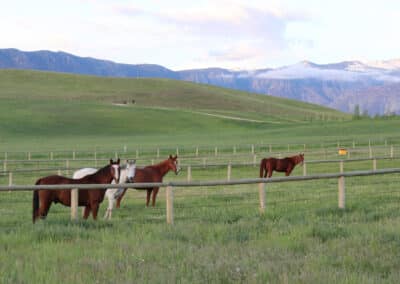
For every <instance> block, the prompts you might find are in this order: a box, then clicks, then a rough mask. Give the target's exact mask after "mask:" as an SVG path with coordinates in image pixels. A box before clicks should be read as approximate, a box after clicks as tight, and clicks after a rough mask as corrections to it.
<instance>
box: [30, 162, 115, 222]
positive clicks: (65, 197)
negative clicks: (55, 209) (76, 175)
mask: <svg viewBox="0 0 400 284" xmlns="http://www.w3.org/2000/svg"><path fill="white" fill-rule="evenodd" d="M119 162H120V160H119V159H118V160H117V161H116V162H114V161H113V160H110V163H109V164H108V165H106V166H105V167H103V168H101V169H99V170H98V171H96V172H95V173H93V174H91V175H87V176H85V177H83V178H80V179H72V178H68V177H63V176H58V175H52V176H47V177H43V178H40V179H38V180H37V181H36V183H35V184H36V185H57V184H98V183H104V184H107V183H111V181H113V180H115V181H116V182H119V177H120V164H119ZM105 191H106V190H105V189H91V190H88V189H81V190H79V191H78V192H79V194H78V205H79V206H85V210H84V214H83V218H84V219H87V218H88V217H89V214H90V212H92V215H93V219H94V220H96V219H97V212H98V210H99V204H100V203H101V202H102V201H103V199H104V194H105ZM52 202H54V203H58V202H59V203H61V204H63V205H65V206H71V189H63V190H51V189H38V190H35V191H34V192H33V198H32V207H33V212H32V221H33V223H35V221H36V219H37V218H41V219H45V218H46V216H47V213H48V212H49V209H50V206H51V203H52ZM39 205H40V207H39Z"/></svg>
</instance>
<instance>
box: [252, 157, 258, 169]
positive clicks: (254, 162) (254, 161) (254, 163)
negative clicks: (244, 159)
mask: <svg viewBox="0 0 400 284" xmlns="http://www.w3.org/2000/svg"><path fill="white" fill-rule="evenodd" d="M256 163H257V155H254V156H253V166H254V167H255V166H256Z"/></svg>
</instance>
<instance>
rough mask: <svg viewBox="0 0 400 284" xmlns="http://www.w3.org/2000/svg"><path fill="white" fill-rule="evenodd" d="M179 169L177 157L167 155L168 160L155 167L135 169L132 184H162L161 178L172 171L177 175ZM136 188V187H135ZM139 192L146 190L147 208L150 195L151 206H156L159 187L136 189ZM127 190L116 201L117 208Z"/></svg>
mask: <svg viewBox="0 0 400 284" xmlns="http://www.w3.org/2000/svg"><path fill="white" fill-rule="evenodd" d="M180 170H181V168H180V167H179V165H178V156H177V155H175V157H172V156H171V155H169V158H168V159H166V160H165V161H162V162H160V163H158V164H156V165H151V166H147V167H144V168H142V169H139V168H137V169H136V174H135V177H134V178H133V182H135V183H137V182H162V180H163V177H164V176H165V175H166V174H167V173H168V172H169V171H173V172H175V174H176V175H177V174H178V173H179V171H180ZM135 188H136V187H135ZM136 189H141V190H147V199H146V206H147V207H148V206H149V203H150V195H151V193H152V192H153V195H152V206H153V207H154V206H155V204H156V197H157V193H158V190H159V189H160V188H159V187H152V188H136ZM126 190H127V189H124V191H123V192H122V194H121V195H120V196H119V197H118V199H117V208H119V207H120V204H121V199H122V197H123V196H124V195H125V192H126Z"/></svg>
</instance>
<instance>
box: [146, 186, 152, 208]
mask: <svg viewBox="0 0 400 284" xmlns="http://www.w3.org/2000/svg"><path fill="white" fill-rule="evenodd" d="M152 190H153V189H152V188H149V189H148V190H147V197H146V207H149V203H150V195H151V192H152Z"/></svg>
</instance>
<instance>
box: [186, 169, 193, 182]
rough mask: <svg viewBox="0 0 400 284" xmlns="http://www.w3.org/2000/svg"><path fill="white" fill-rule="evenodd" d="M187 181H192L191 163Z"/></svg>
mask: <svg viewBox="0 0 400 284" xmlns="http://www.w3.org/2000/svg"><path fill="white" fill-rule="evenodd" d="M187 181H188V182H191V181H192V167H191V166H190V165H189V166H188V167H187Z"/></svg>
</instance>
